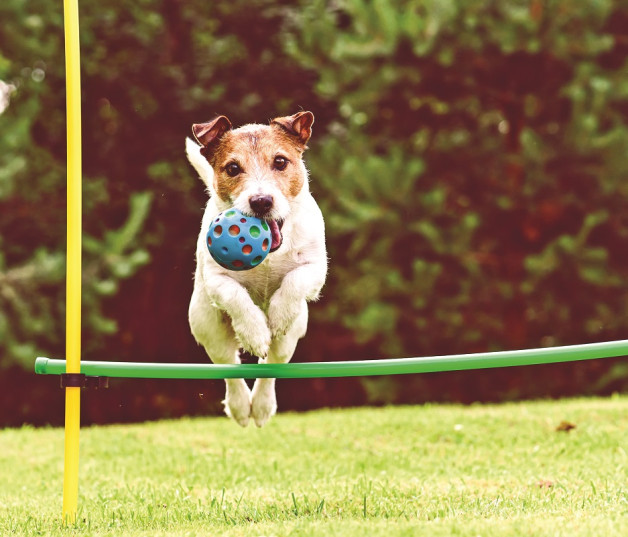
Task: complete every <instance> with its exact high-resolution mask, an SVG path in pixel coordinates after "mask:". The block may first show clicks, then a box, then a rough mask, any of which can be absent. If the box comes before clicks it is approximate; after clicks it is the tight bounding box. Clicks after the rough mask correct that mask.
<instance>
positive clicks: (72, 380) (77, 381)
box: [61, 373, 109, 390]
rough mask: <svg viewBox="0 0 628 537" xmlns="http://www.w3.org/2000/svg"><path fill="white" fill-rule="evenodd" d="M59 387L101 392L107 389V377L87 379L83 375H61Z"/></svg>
mask: <svg viewBox="0 0 628 537" xmlns="http://www.w3.org/2000/svg"><path fill="white" fill-rule="evenodd" d="M61 387H62V388H91V389H92V390H102V389H104V388H109V377H89V376H87V375H84V374H83V373H63V374H62V375H61Z"/></svg>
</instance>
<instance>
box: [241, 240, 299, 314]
mask: <svg viewBox="0 0 628 537" xmlns="http://www.w3.org/2000/svg"><path fill="white" fill-rule="evenodd" d="M300 257H301V256H300V255H299V253H298V252H294V251H291V252H286V253H282V252H280V251H277V252H275V253H272V254H270V255H269V256H268V257H267V258H266V259H265V260H264V262H263V263H262V264H261V265H259V266H258V267H256V268H254V269H252V270H247V271H245V272H236V273H234V274H233V276H232V277H233V278H234V279H235V280H237V281H238V282H239V283H240V284H241V285H242V286H243V287H245V288H246V290H247V291H248V292H249V295H250V297H251V299H252V300H253V302H255V304H257V305H258V306H259V307H261V308H262V309H264V310H265V309H266V308H267V307H268V303H269V301H270V299H271V297H272V296H273V294H274V293H275V291H277V289H279V287H280V286H281V283H282V282H283V279H284V277H285V276H286V274H288V273H289V272H291V271H292V270H294V269H295V268H297V267H298V266H299V265H300V264H301V263H300Z"/></svg>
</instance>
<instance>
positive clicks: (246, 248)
mask: <svg viewBox="0 0 628 537" xmlns="http://www.w3.org/2000/svg"><path fill="white" fill-rule="evenodd" d="M252 251H253V247H252V246H251V245H250V244H245V245H244V246H243V247H242V253H243V254H246V255H248V254H250V253H251V252H252Z"/></svg>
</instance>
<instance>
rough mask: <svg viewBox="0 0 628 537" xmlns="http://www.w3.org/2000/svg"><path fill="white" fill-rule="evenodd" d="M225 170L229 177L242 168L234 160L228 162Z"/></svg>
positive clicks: (237, 173)
mask: <svg viewBox="0 0 628 537" xmlns="http://www.w3.org/2000/svg"><path fill="white" fill-rule="evenodd" d="M225 171H226V172H227V175H228V176H229V177H235V176H236V175H239V174H240V173H241V172H242V168H240V165H239V164H237V163H236V162H230V163H229V164H227V165H226V166H225Z"/></svg>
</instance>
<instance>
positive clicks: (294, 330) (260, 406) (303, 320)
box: [251, 300, 307, 427]
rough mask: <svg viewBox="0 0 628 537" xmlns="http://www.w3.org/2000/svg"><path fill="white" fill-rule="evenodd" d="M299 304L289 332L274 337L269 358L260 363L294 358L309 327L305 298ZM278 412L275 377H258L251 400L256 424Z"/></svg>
mask: <svg viewBox="0 0 628 537" xmlns="http://www.w3.org/2000/svg"><path fill="white" fill-rule="evenodd" d="M299 304H300V306H301V308H300V310H299V313H298V314H297V317H296V319H294V322H293V323H292V324H291V325H290V328H289V329H288V331H287V333H285V334H282V335H280V336H278V337H276V338H274V339H273V341H272V343H271V344H270V349H269V351H268V358H267V359H265V360H264V359H260V363H269V364H283V363H286V362H289V361H290V358H292V355H293V354H294V349H295V348H296V346H297V342H298V341H299V339H300V338H301V337H303V335H304V334H305V331H306V329H307V305H306V303H305V300H302V301H300V302H299ZM276 412H277V396H276V394H275V379H273V378H269V379H257V380H256V381H255V385H254V386H253V392H252V400H251V416H252V417H253V419H254V420H255V425H257V426H258V427H262V426H263V425H265V424H266V422H267V421H268V420H269V419H270V417H271V416H273V415H274V414H275V413H276Z"/></svg>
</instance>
